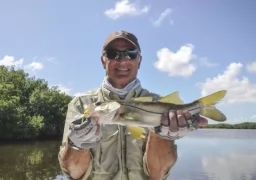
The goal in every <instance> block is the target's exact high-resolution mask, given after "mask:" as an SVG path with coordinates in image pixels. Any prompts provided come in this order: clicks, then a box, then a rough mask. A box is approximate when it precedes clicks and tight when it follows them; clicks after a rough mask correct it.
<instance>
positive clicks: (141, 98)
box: [132, 96, 153, 102]
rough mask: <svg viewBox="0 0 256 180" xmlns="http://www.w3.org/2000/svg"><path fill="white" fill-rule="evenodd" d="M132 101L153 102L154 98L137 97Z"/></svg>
mask: <svg viewBox="0 0 256 180" xmlns="http://www.w3.org/2000/svg"><path fill="white" fill-rule="evenodd" d="M132 100H134V101H143V102H152V100H153V97H151V96H145V97H143V96H142V97H135V98H132Z"/></svg>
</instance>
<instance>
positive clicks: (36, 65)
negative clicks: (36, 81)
mask: <svg viewBox="0 0 256 180" xmlns="http://www.w3.org/2000/svg"><path fill="white" fill-rule="evenodd" d="M25 68H26V69H29V70H32V71H36V70H41V69H43V68H44V65H43V64H42V63H40V62H35V61H34V62H32V63H30V64H28V65H26V66H25Z"/></svg>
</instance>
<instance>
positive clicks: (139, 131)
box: [127, 126, 146, 139]
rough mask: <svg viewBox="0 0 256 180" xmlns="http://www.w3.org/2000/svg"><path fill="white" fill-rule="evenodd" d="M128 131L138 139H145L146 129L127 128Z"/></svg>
mask: <svg viewBox="0 0 256 180" xmlns="http://www.w3.org/2000/svg"><path fill="white" fill-rule="evenodd" d="M127 129H128V131H129V132H130V133H131V135H133V136H134V137H135V138H136V139H141V138H145V133H146V131H145V129H143V128H141V127H137V126H127Z"/></svg>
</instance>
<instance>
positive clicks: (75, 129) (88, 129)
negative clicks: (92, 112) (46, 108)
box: [68, 115, 102, 149]
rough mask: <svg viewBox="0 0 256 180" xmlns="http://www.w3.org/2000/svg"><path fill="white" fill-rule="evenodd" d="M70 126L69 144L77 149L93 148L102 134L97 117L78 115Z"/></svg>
mask: <svg viewBox="0 0 256 180" xmlns="http://www.w3.org/2000/svg"><path fill="white" fill-rule="evenodd" d="M69 128H70V130H71V133H70V134H69V136H68V138H69V144H70V145H71V146H72V147H73V148H77V149H89V148H92V147H93V146H94V145H96V143H97V142H98V141H100V139H101V136H102V134H101V130H100V125H99V124H98V123H97V118H96V117H90V118H87V119H85V117H84V116H83V115H80V116H76V117H75V118H74V120H73V122H72V123H71V124H70V127H69Z"/></svg>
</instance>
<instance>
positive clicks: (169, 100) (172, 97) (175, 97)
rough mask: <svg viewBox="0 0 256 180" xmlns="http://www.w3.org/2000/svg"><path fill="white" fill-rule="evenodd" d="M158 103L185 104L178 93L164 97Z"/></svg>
mask: <svg viewBox="0 0 256 180" xmlns="http://www.w3.org/2000/svg"><path fill="white" fill-rule="evenodd" d="M158 101H159V102H164V103H173V104H184V102H183V101H182V100H181V99H180V96H179V92H178V91H175V92H174V93H172V94H169V95H167V96H164V97H162V98H160V99H159V100H158Z"/></svg>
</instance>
